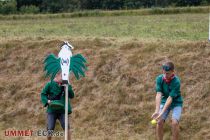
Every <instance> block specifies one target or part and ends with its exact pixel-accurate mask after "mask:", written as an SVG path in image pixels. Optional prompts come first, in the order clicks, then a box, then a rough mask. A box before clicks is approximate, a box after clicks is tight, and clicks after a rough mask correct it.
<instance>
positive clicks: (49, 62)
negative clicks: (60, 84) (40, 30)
mask: <svg viewBox="0 0 210 140" xmlns="http://www.w3.org/2000/svg"><path fill="white" fill-rule="evenodd" d="M60 70H61V66H60V58H57V57H56V56H55V55H54V54H50V55H48V56H47V57H46V58H45V60H44V71H45V76H46V77H50V79H51V80H53V79H54V78H55V76H56V74H57V73H58V72H59V71H60Z"/></svg>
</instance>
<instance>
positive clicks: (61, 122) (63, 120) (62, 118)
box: [58, 114, 71, 140]
mask: <svg viewBox="0 0 210 140" xmlns="http://www.w3.org/2000/svg"><path fill="white" fill-rule="evenodd" d="M58 119H59V121H60V124H61V127H62V128H63V130H65V114H60V116H59V118H58ZM69 122H70V121H69V118H68V140H71V131H70V123H69Z"/></svg>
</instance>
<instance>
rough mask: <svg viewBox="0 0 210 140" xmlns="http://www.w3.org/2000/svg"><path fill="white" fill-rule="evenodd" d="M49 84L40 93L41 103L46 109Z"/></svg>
mask: <svg viewBox="0 0 210 140" xmlns="http://www.w3.org/2000/svg"><path fill="white" fill-rule="evenodd" d="M48 88H49V84H47V85H46V86H45V87H44V88H43V89H42V92H41V102H42V104H43V105H44V107H46V106H47V105H48V103H49V101H48V98H47V92H48Z"/></svg>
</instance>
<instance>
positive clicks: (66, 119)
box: [64, 84, 68, 140]
mask: <svg viewBox="0 0 210 140" xmlns="http://www.w3.org/2000/svg"><path fill="white" fill-rule="evenodd" d="M64 86H65V140H68V84H65V85H64Z"/></svg>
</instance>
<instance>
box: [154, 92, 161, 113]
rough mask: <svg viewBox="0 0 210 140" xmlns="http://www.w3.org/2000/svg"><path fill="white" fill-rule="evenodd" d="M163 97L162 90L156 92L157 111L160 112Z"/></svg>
mask: <svg viewBox="0 0 210 140" xmlns="http://www.w3.org/2000/svg"><path fill="white" fill-rule="evenodd" d="M161 97H162V93H161V92H157V94H156V98H155V104H156V107H155V112H156V113H158V112H159V110H160V102H161Z"/></svg>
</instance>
